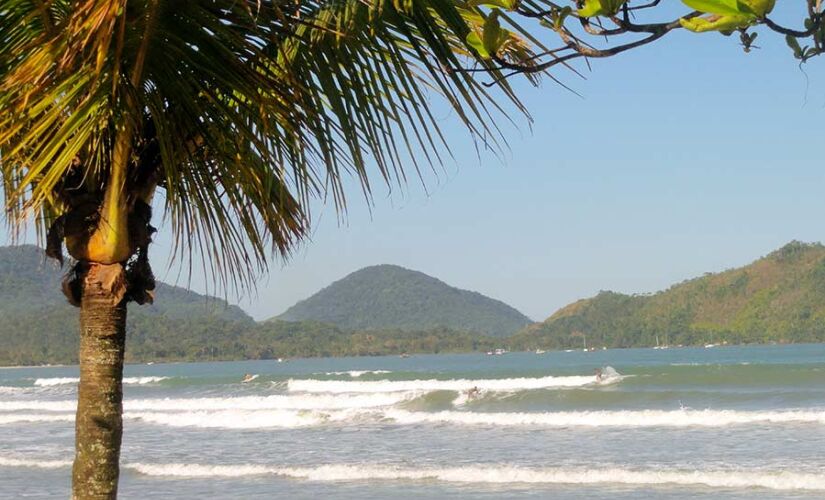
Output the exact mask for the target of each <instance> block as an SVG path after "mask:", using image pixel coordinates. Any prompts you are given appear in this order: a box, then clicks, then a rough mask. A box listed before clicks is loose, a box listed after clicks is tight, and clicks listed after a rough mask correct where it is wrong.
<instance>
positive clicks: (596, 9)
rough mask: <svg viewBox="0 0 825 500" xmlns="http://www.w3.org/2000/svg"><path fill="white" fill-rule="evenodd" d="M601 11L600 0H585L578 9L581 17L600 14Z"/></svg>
mask: <svg viewBox="0 0 825 500" xmlns="http://www.w3.org/2000/svg"><path fill="white" fill-rule="evenodd" d="M602 12H603V7H602V2H601V0H585V2H584V6H583V7H582V8H581V9H579V15H580V16H581V17H593V16H598V15H601V13H602Z"/></svg>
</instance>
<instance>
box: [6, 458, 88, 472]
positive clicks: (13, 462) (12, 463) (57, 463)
mask: <svg viewBox="0 0 825 500" xmlns="http://www.w3.org/2000/svg"><path fill="white" fill-rule="evenodd" d="M71 465H72V462H71V461H70V460H30V459H19V458H7V457H0V467H31V468H38V469H60V468H63V467H69V466H71Z"/></svg>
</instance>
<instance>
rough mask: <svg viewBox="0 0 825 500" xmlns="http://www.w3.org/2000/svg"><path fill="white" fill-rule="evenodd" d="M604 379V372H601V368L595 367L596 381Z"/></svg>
mask: <svg viewBox="0 0 825 500" xmlns="http://www.w3.org/2000/svg"><path fill="white" fill-rule="evenodd" d="M602 380H604V373H602V369H601V368H596V382H601V381H602Z"/></svg>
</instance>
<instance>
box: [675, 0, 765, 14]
mask: <svg viewBox="0 0 825 500" xmlns="http://www.w3.org/2000/svg"><path fill="white" fill-rule="evenodd" d="M682 3H684V4H685V5H687V6H688V7H690V8H691V9H693V10H698V11H699V12H707V13H708V14H719V15H734V16H735V15H741V14H749V13H750V12H748V11H743V10H742V9H741V5H740V2H738V1H737V0H682Z"/></svg>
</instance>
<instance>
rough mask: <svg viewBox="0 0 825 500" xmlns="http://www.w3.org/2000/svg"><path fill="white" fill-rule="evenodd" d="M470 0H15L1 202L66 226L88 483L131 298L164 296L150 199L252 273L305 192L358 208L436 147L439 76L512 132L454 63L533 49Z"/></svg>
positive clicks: (476, 115) (465, 118)
mask: <svg viewBox="0 0 825 500" xmlns="http://www.w3.org/2000/svg"><path fill="white" fill-rule="evenodd" d="M474 5H476V4H475V3H462V2H457V1H454V0H405V1H399V0H394V1H392V2H390V1H387V0H378V1H374V2H373V1H370V2H363V1H359V0H329V1H326V0H309V1H298V0H283V1H280V2H271V1H263V0H246V1H221V0H201V1H192V2H175V1H171V0H141V1H134V0H133V1H130V2H127V1H126V0H113V1H103V0H81V1H73V2H70V1H67V0H0V19H1V20H2V22H0V179H2V182H3V192H4V196H5V208H6V216H7V219H8V221H9V223H10V225H11V227H12V228H14V229H18V230H19V229H20V228H21V227H24V225H25V224H27V223H31V222H32V221H33V223H34V224H35V226H36V227H37V229H38V233H39V234H40V236H41V238H43V240H44V241H45V242H46V246H47V254H48V255H49V256H51V257H54V258H56V259H58V260H60V261H61V263H62V261H63V254H64V251H63V245H64V244H65V246H66V249H67V250H68V254H69V255H70V256H71V263H70V265H71V267H70V272H69V273H68V275H67V278H66V280H65V281H64V293H65V294H66V295H67V297H68V299H69V300H70V301H71V302H72V303H73V304H75V305H77V306H78V307H79V308H80V352H79V360H80V383H79V387H78V407H77V417H76V453H75V461H74V467H73V473H72V476H73V477H72V479H73V497H75V498H114V497H115V496H116V493H117V482H118V474H119V468H118V461H119V455H120V442H121V434H122V417H121V413H122V388H121V380H122V370H123V353H124V345H125V321H126V304H127V302H129V301H134V302H137V303H139V304H143V303H145V302H151V301H152V300H153V298H154V297H153V289H154V277H153V275H152V271H151V269H150V267H149V263H148V255H147V252H148V247H149V244H150V241H151V236H152V233H153V232H154V231H155V229H154V228H153V227H152V226H151V224H150V222H151V217H152V207H153V206H155V207H160V208H161V209H162V210H163V212H164V216H165V220H167V221H168V223H169V225H170V226H171V231H172V232H173V234H174V235H175V241H176V245H175V252H176V255H178V256H181V257H183V259H182V260H183V261H184V263H185V264H186V263H189V265H190V266H191V262H192V258H193V254H196V255H200V256H202V257H203V262H205V263H206V264H204V265H205V268H206V269H207V270H208V271H210V276H211V277H212V279H213V280H214V282H215V283H216V284H217V285H218V286H221V287H223V288H224V289H245V288H248V287H251V286H253V285H254V279H255V276H257V275H258V274H259V273H260V272H263V271H264V270H265V269H266V263H267V260H268V259H269V258H270V257H271V255H272V254H276V255H277V254H280V255H287V254H288V253H289V251H290V249H291V248H293V247H294V245H295V244H296V243H298V242H299V241H301V240H302V238H304V237H305V236H306V235H307V231H308V227H309V224H310V222H311V219H310V212H309V208H308V207H309V203H310V200H312V199H316V198H322V197H323V198H325V199H326V198H329V199H331V200H332V202H333V203H334V205H335V207H336V208H337V209H343V208H345V206H346V204H345V197H344V193H343V191H342V181H343V179H344V178H345V177H346V176H352V177H354V178H356V179H358V180H359V181H360V185H361V187H362V189H363V191H364V193H365V194H366V195H367V196H369V194H370V192H371V189H372V184H371V182H370V181H371V180H372V179H373V178H374V177H375V176H377V177H378V178H379V179H380V180H381V181H382V182H384V183H386V184H387V185H390V186H392V185H395V184H401V183H403V182H405V181H406V175H405V172H407V171H409V170H413V171H418V170H419V169H420V168H423V167H434V166H438V165H439V163H440V162H441V158H442V156H443V155H444V154H445V152H449V148H448V145H447V142H446V140H445V138H444V136H443V135H442V134H441V132H440V130H439V128H438V123H437V121H436V120H435V118H434V117H433V115H432V114H431V107H430V106H431V104H430V102H429V100H428V96H429V95H430V94H432V93H433V91H434V92H436V93H439V94H441V95H442V96H443V97H444V98H445V99H446V102H447V103H448V104H449V105H450V106H451V107H452V109H453V110H454V114H455V115H456V116H457V117H458V118H459V120H460V121H461V122H462V123H463V124H465V125H466V127H467V129H468V130H469V131H470V132H471V134H473V136H474V137H476V138H477V139H478V143H479V145H480V146H483V147H487V146H488V145H490V144H493V145H495V144H497V143H500V141H501V140H502V136H501V135H500V131H499V130H498V128H497V126H496V125H495V120H494V118H496V116H498V112H497V111H495V110H496V109H498V108H497V105H496V103H495V102H494V101H493V100H492V98H491V96H490V95H489V94H488V93H487V90H486V87H484V86H482V85H480V84H479V83H478V82H477V81H476V80H474V79H473V78H472V73H469V72H465V71H460V70H458V69H459V68H460V67H461V63H462V62H463V63H467V62H468V60H469V62H470V63H472V64H475V65H477V67H478V68H480V69H481V70H489V71H492V77H493V78H494V79H495V78H496V77H497V74H496V71H495V70H492V69H491V68H492V65H491V64H490V63H489V55H487V56H485V57H482V56H481V54H480V53H479V51H480V50H481V51H483V52H484V51H487V49H490V46H491V44H492V45H494V46H495V47H494V50H496V51H498V53H499V56H500V57H503V58H509V59H512V60H517V59H518V60H521V61H522V62H524V63H529V61H530V59H529V58H530V56H531V54H530V52H529V50H528V49H527V48H526V45H525V43H523V42H522V41H521V39H520V38H518V37H516V36H514V35H512V34H511V33H510V32H506V31H503V30H501V31H499V30H498V24H497V23H498V20H497V19H495V20H494V23H495V29H496V34H497V37H496V39H495V40H493V42H490V41H489V40H488V41H487V42H486V49H485V45H484V44H482V45H480V46H479V45H478V40H479V33H482V31H483V25H484V23H487V25H490V23H491V22H490V21H489V20H488V18H489V17H490V16H485V15H484V14H483V13H482V11H480V10H479V9H478V8H477V7H475V6H474ZM502 33H503V35H502ZM498 87H499V89H500V91H503V96H504V98H505V99H509V100H510V101H512V102H513V103H515V104H516V106H517V107H518V109H523V108H521V107H520V105H519V103H518V101H517V100H516V98H515V96H514V95H513V92H512V91H511V89H510V88H509V87H508V85H507V83H506V81H503V80H501V79H499V80H498ZM499 93H500V94H501V92H499ZM491 112H492V113H495V114H496V116H493V115H492V114H491ZM156 194H159V195H162V197H161V196H159V197H158V200H154V203H153V199H154V196H155V195H156ZM190 269H191V267H190Z"/></svg>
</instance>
